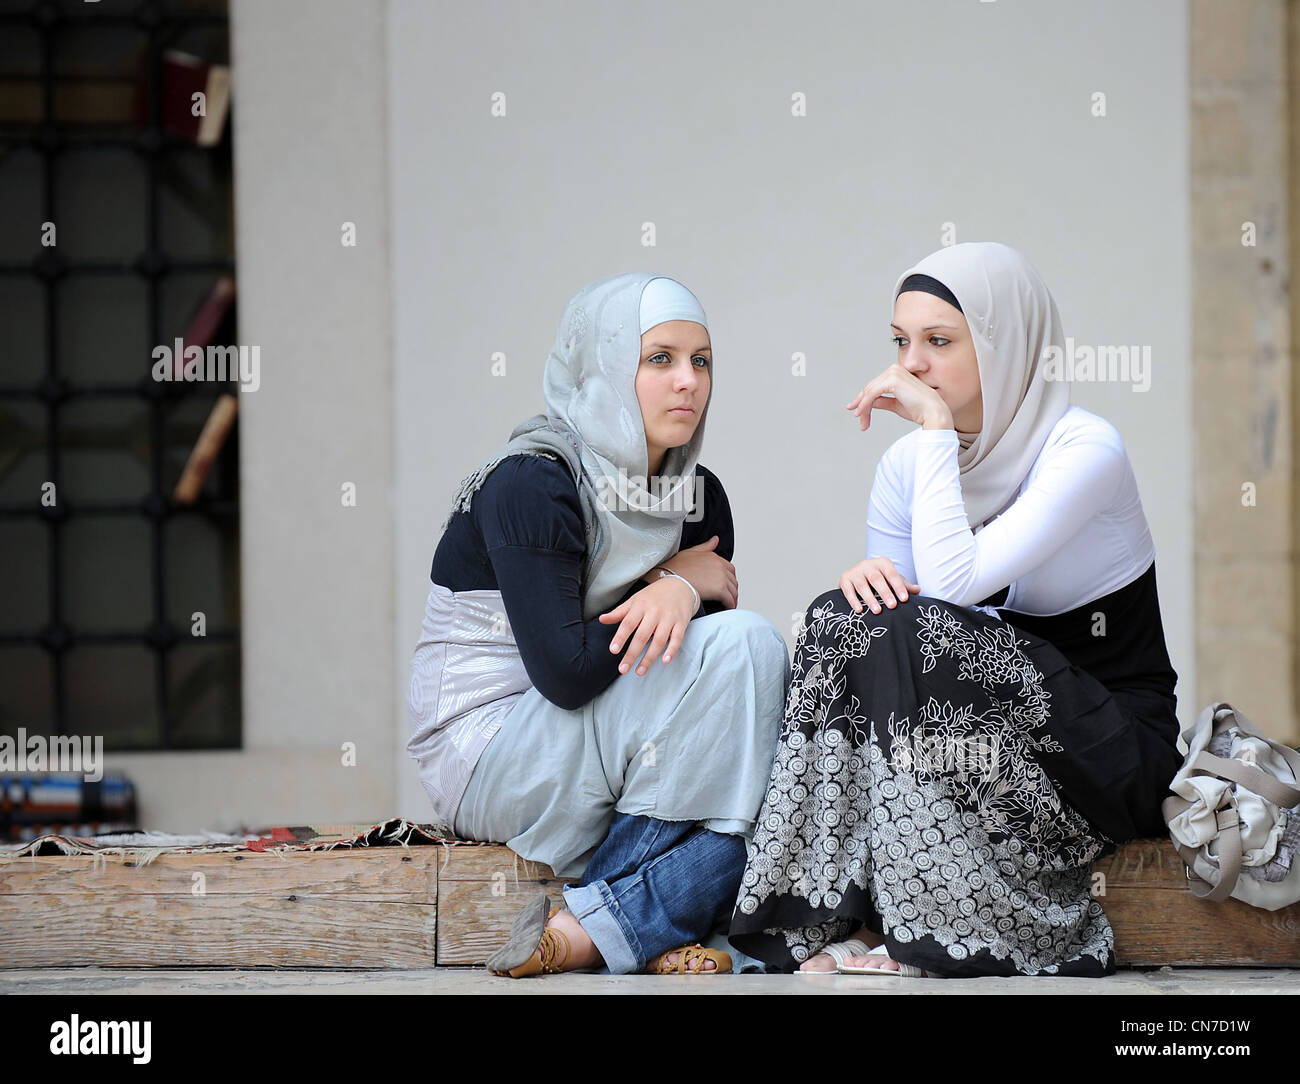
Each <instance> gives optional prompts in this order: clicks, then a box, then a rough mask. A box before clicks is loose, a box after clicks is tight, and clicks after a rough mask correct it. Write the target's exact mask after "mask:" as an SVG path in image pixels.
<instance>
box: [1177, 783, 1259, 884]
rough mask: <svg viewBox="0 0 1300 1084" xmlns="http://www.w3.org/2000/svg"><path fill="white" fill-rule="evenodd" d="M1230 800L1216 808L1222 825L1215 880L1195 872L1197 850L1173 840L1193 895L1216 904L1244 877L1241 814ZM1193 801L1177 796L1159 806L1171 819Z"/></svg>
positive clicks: (1218, 822) (1216, 815) (1216, 821)
mask: <svg viewBox="0 0 1300 1084" xmlns="http://www.w3.org/2000/svg"><path fill="white" fill-rule="evenodd" d="M1230 793H1231V792H1229V794H1230ZM1229 802H1230V804H1229V805H1226V806H1220V807H1219V808H1218V809H1216V810H1215V811H1214V819H1215V823H1216V824H1217V825H1218V828H1219V833H1218V836H1217V838H1218V841H1219V855H1218V858H1219V869H1218V873H1217V875H1216V877H1215V879H1214V880H1213V881H1206V880H1203V879H1202V878H1201V877H1200V876H1199V875H1198V874H1195V873H1193V872H1192V870H1193V869H1195V868H1196V857H1197V852H1196V851H1194V850H1193V849H1192V848H1191V847H1188V846H1187V845H1186V844H1184V843H1179V842H1178V840H1176V839H1174V840H1173V844H1174V849H1175V850H1177V851H1178V856H1179V857H1180V858H1181V859H1182V860H1183V865H1184V866H1185V867H1186V870H1185V872H1186V873H1187V887H1188V888H1189V889H1191V891H1192V894H1193V895H1194V896H1197V897H1198V898H1200V899H1203V900H1210V901H1212V902H1214V903H1220V902H1222V901H1223V900H1226V899H1227V898H1228V897H1229V896H1231V895H1232V890H1233V889H1234V888H1236V887H1237V879H1238V878H1239V877H1240V876H1241V817H1240V816H1239V814H1238V812H1237V806H1236V802H1235V800H1232V799H1231V798H1230V799H1229ZM1191 804H1192V803H1191V802H1189V801H1188V800H1187V799H1186V798H1180V797H1178V796H1177V795H1174V796H1172V797H1169V798H1166V799H1165V800H1164V801H1163V802H1162V803H1161V804H1160V808H1161V811H1162V812H1163V813H1164V815H1165V820H1166V821H1171V820H1173V819H1174V818H1175V817H1176V816H1178V814H1179V813H1181V812H1182V811H1183V810H1184V809H1187V808H1188V807H1189V806H1190V805H1191Z"/></svg>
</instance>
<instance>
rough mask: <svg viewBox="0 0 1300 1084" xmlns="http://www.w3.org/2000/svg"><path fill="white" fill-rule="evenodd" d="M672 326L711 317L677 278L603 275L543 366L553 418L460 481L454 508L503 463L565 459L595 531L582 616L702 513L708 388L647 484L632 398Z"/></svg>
mask: <svg viewBox="0 0 1300 1084" xmlns="http://www.w3.org/2000/svg"><path fill="white" fill-rule="evenodd" d="M666 320H694V321H696V322H697V323H699V324H701V325H704V326H705V327H706V328H707V326H708V325H707V324H705V323H704V310H703V308H701V307H700V303H699V302H698V301H697V300H696V299H695V295H694V294H692V293H691V292H690V291H689V290H687V289H686V287H685V286H683V285H681V283H679V282H676V281H675V280H673V279H668V278H665V277H663V276H660V275H650V274H644V273H629V274H625V275H614V276H612V277H610V278H604V279H599V280H597V281H595V282H591V283H588V284H587V285H586V286H584V287H582V289H580V290H579V291H578V292H577V293H576V294H574V295H573V297H572V298H571V299H570V300H569V304H568V306H567V307H566V308H565V310H564V316H563V317H562V318H561V320H560V326H559V329H558V331H557V332H556V336H555V345H554V346H553V347H552V348H551V353H550V356H549V357H547V359H546V370H545V372H544V374H543V376H542V387H543V390H544V391H545V393H546V413H545V414H537V415H534V416H533V417H531V418H529V419H528V420H527V421H524V422H521V423H520V424H519V425H518V426H516V427H515V429H514V431H513V432H512V433H511V434H510V441H509V442H508V443H507V444H506V445H505V446H504V447H503V448H501V449H499V450H498V451H496V452H494V453H493V454H492V455H491V456H490V457H489V458H488V459H487V460H486V461H485V462H484V463H483V465H482V466H480V467H479V468H478V470H476V471H475V472H474V473H473V474H471V475H470V476H469V477H467V478H466V479H465V480H464V481H463V482H462V483H461V485H460V488H459V490H458V491H457V493H456V498H455V500H454V501H453V503H452V509H451V512H450V513H449V514H448V516H447V519H446V521H445V522H444V523H443V528H444V529H445V528H446V526H447V524H448V523H450V522H451V516H452V515H454V514H455V513H456V511H457V510H458V509H464V510H466V511H468V510H469V507H470V504H471V502H472V500H473V497H474V494H475V492H477V490H478V488H479V487H480V486H481V485H482V484H483V482H484V480H485V479H486V478H487V476H488V474H490V473H491V471H492V470H493V469H494V468H495V467H496V466H497V464H498V463H500V462H501V460H502V459H505V458H506V457H507V456H511V455H542V456H545V457H547V458H549V459H559V460H561V461H563V462H564V463H565V464H566V465H567V466H568V468H569V471H570V473H571V474H572V475H573V477H574V481H575V482H576V483H577V486H578V492H579V496H580V501H579V503H580V504H581V506H582V517H583V524H584V528H585V530H586V535H587V551H586V557H585V560H584V565H583V617H584V619H585V620H588V621H590V620H591V619H592V618H593V617H595V616H596V615H597V614H601V613H604V612H605V611H606V610H609V609H610V608H612V606H613V605H614V603H616V602H617V601H618V600H619V599H620V598H622V597H623V594H624V593H625V592H626V591H627V589H628V587H630V586H631V585H632V583H634V582H635V581H636V580H638V579H640V578H641V577H642V576H643V575H645V574H646V573H647V572H649V571H650V569H652V568H654V566H655V565H657V564H661V563H662V562H663V561H664V560H666V559H667V558H668V557H671V556H672V555H673V554H674V553H676V552H677V551H678V549H679V548H680V545H681V537H682V524H683V523H684V522H685V520H686V516H687V514H688V513H689V512H690V511H691V510H692V508H693V507H694V495H695V465H696V463H697V462H698V461H699V457H700V449H701V447H702V446H703V444H704V423H705V422H706V421H707V420H708V414H709V407H708V404H709V402H712V400H713V390H712V387H710V389H709V399H708V400H707V401H706V402H705V405H704V409H703V410H701V411H700V420H699V424H697V425H696V427H695V433H694V435H693V436H692V437H691V440H690V442H689V443H688V444H684V445H682V446H680V447H678V448H670V449H668V451H667V452H666V453H665V455H664V460H663V465H662V466H661V467H660V469H659V474H658V475H657V479H658V480H660V481H662V482H665V483H667V484H662V485H654V486H651V485H649V484H647V483H649V481H650V480H649V479H648V478H647V477H646V472H647V469H648V462H647V449H646V435H645V423H644V421H643V420H642V417H641V406H640V401H639V400H638V399H637V396H636V374H637V370H638V368H639V367H640V364H641V336H642V334H644V332H645V331H647V330H649V328H650V327H653V326H655V325H656V324H660V323H663V322H665V321H666ZM647 321H649V322H647Z"/></svg>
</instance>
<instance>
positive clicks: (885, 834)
mask: <svg viewBox="0 0 1300 1084" xmlns="http://www.w3.org/2000/svg"><path fill="white" fill-rule="evenodd" d="M1150 740H1151V739H1150V736H1149V735H1148V734H1146V733H1144V728H1143V727H1142V726H1141V725H1140V724H1139V723H1138V722H1136V721H1135V720H1134V719H1133V718H1132V716H1131V714H1129V713H1127V712H1126V711H1124V710H1123V709H1122V708H1121V706H1120V705H1119V704H1118V703H1117V702H1116V700H1115V699H1114V698H1113V697H1112V696H1111V695H1110V693H1109V692H1108V691H1107V690H1106V688H1105V687H1104V686H1103V685H1101V683H1100V682H1098V681H1096V680H1095V679H1094V678H1092V677H1091V676H1090V675H1089V674H1088V673H1086V672H1085V671H1082V670H1079V669H1078V668H1076V667H1074V666H1072V665H1071V664H1070V663H1069V662H1068V661H1067V660H1066V659H1065V658H1064V656H1062V655H1061V653H1060V652H1059V651H1057V649H1056V648H1055V647H1053V645H1052V644H1051V643H1049V642H1047V641H1046V640H1043V639H1041V638H1039V637H1037V636H1035V635H1033V634H1032V633H1028V632H1025V631H1023V630H1021V629H1017V628H1016V627H1014V626H1013V625H1011V624H1009V623H1007V622H1005V621H1003V620H1000V619H999V618H998V617H996V616H994V615H993V614H992V613H991V612H986V611H982V610H976V609H972V608H968V607H963V606H955V605H951V604H949V603H946V602H942V601H940V600H938V599H934V598H929V597H927V596H924V595H918V596H914V597H913V598H911V599H909V600H908V601H907V602H904V603H900V604H899V605H898V606H897V607H896V608H893V609H890V608H889V607H884V608H883V609H882V612H881V613H879V614H873V613H872V612H871V610H870V609H869V608H868V609H864V610H863V612H862V613H861V614H856V613H854V612H853V610H852V609H851V608H850V607H849V605H848V603H847V602H846V601H845V599H844V596H843V594H842V593H841V592H840V591H839V589H838V588H837V589H835V590H833V591H828V592H826V593H825V594H822V595H820V596H819V597H818V598H817V599H815V600H814V601H813V603H812V605H811V606H810V607H809V609H808V613H807V617H806V621H805V627H804V629H803V631H802V633H801V634H800V636H799V640H798V644H797V646H796V650H795V658H794V666H793V675H792V682H791V686H790V691H789V694H788V698H787V701H786V708H785V719H784V725H783V728H782V734H781V740H780V744H779V746H778V750H777V755H776V759H775V762H774V763H773V766H772V775H771V780H770V783H769V786H768V792H767V796H766V798H765V800H764V802H763V806H762V809H761V812H760V814H759V817H758V822H757V826H756V829H755V834H754V838H753V841H752V842H751V844H750V846H749V851H748V861H747V864H746V867H745V873H744V878H743V880H742V883H741V889H740V894H739V896H738V898H737V903H736V909H735V913H734V915H733V918H732V924H731V930H730V940H731V942H732V943H733V944H734V945H735V946H736V947H737V948H739V949H740V950H741V951H743V952H745V953H747V954H749V955H750V956H753V957H756V958H757V959H759V960H762V961H765V962H766V963H767V964H768V965H769V968H770V969H775V970H780V971H792V970H794V969H796V968H797V967H798V965H799V964H800V963H801V962H802V961H804V960H806V959H808V958H809V957H811V956H813V955H815V954H816V953H817V952H819V951H820V950H821V949H822V947H823V946H825V945H826V944H827V943H828V942H831V941H839V940H844V939H845V938H847V937H849V936H850V935H851V934H852V933H853V932H854V931H856V930H858V929H860V928H861V927H863V926H866V927H868V928H869V929H872V930H875V931H876V932H878V933H881V934H883V935H884V936H885V940H886V943H887V944H888V946H889V951H890V954H891V955H892V956H893V957H894V959H896V960H899V961H900V962H902V963H908V964H913V965H916V966H918V967H922V968H924V969H925V970H927V971H929V972H931V973H932V974H939V975H947V976H953V977H958V976H976V975H1080V976H1099V975H1109V974H1111V973H1113V972H1114V970H1115V962H1114V951H1113V949H1114V936H1113V934H1112V931H1111V927H1110V923H1109V922H1108V921H1107V919H1106V915H1105V912H1104V910H1103V909H1102V904H1101V900H1100V899H1099V895H1100V892H1099V891H1098V886H1094V884H1093V878H1092V871H1091V868H1090V866H1091V863H1092V862H1093V861H1094V860H1095V859H1097V858H1099V857H1102V856H1104V855H1107V854H1110V853H1111V852H1113V851H1114V849H1115V846H1116V844H1117V843H1120V842H1124V841H1126V840H1128V839H1132V838H1135V837H1136V836H1138V835H1140V834H1141V832H1140V831H1139V830H1138V828H1137V827H1135V825H1136V824H1142V823H1146V824H1150V823H1157V824H1158V823H1160V821H1159V819H1158V806H1159V800H1160V798H1161V796H1162V795H1161V792H1160V789H1159V787H1158V786H1152V785H1151V778H1152V777H1151V774H1150V772H1149V771H1147V770H1146V769H1145V768H1144V763H1143V761H1144V758H1147V757H1149V750H1148V742H1149V741H1150ZM1166 763H1173V762H1172V761H1168V762H1165V761H1162V762H1161V765H1160V766H1159V767H1158V770H1157V774H1158V773H1159V772H1161V771H1163V768H1164V766H1165V764H1166ZM1173 770H1174V769H1173V768H1171V769H1170V775H1172V774H1173ZM1153 817H1154V818H1155V820H1154V821H1153Z"/></svg>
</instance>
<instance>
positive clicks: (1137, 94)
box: [389, 0, 1195, 816]
mask: <svg viewBox="0 0 1300 1084" xmlns="http://www.w3.org/2000/svg"><path fill="white" fill-rule="evenodd" d="M1186 36H1187V14H1186V10H1185V6H1184V4H1183V3H1182V2H1181V0H1171V2H1162V3H1160V2H1158V3H1144V4H1140V5H1133V4H1129V3H1126V2H1123V0H1103V2H1098V3H1092V4H1089V5H1087V6H1086V7H1082V8H1081V7H1080V6H1079V5H1077V4H1071V3H1064V2H1040V3H1035V4H1033V5H1026V4H1014V3H1009V2H1007V3H1003V2H993V3H979V2H976V0H949V2H942V3H925V4H910V5H909V4H896V3H810V4H805V5H799V6H798V7H792V6H790V5H788V4H753V3H739V2H736V3H711V4H703V5H701V4H695V3H685V2H680V0H666V2H662V3H656V4H653V5H644V6H633V5H624V4H617V5H611V4H606V3H598V2H589V3H574V2H566V3H564V4H530V3H522V2H501V0H497V2H480V3H476V4H473V5H460V4H456V5H450V4H427V3H418V2H409V0H393V3H392V5H391V17H390V25H389V47H390V56H389V75H390V94H389V98H390V103H391V105H390V121H391V142H390V154H391V158H390V162H391V170H392V186H393V187H392V213H393V223H394V229H393V281H394V284H395V292H394V303H395V324H394V335H395V349H396V354H395V357H396V377H395V378H396V388H397V413H396V442H397V445H396V472H397V496H398V501H397V524H396V546H397V549H396V554H397V560H396V566H395V575H396V592H397V594H396V607H397V628H396V644H397V647H398V649H399V651H398V658H396V659H395V661H394V686H395V688H400V689H405V682H406V679H405V664H406V659H407V657H409V653H410V650H411V648H412V647H413V646H414V644H415V641H416V638H417V635H418V632H419V626H420V617H421V614H422V610H423V604H424V599H425V594H426V592H427V589H428V574H429V562H430V559H431V555H432V552H433V548H434V546H435V545H436V542H437V538H438V524H439V523H440V522H441V520H442V517H443V516H444V515H445V512H446V506H447V503H448V501H449V499H450V496H451V493H452V492H453V488H454V486H455V483H456V482H457V481H458V480H459V479H460V477H461V476H462V475H464V474H465V473H467V472H468V471H469V470H470V469H472V468H473V467H474V466H475V465H476V464H477V462H478V461H479V460H480V458H481V457H482V456H483V455H485V454H486V453H487V452H489V451H490V450H492V449H493V448H495V447H497V446H498V445H499V444H501V443H503V442H504V440H505V439H506V438H507V436H508V434H509V431H510V429H511V428H512V426H513V425H514V424H515V423H516V422H517V421H519V420H520V419H522V418H524V417H526V416H528V415H530V414H533V413H535V412H537V410H539V409H540V408H541V405H542V399H541V374H542V368H543V364H544V361H545V358H546V354H547V351H548V350H549V348H550V345H551V342H552V338H553V335H554V329H555V325H556V322H557V321H558V319H559V316H560V313H561V311H562V309H563V307H564V304H565V302H566V301H567V299H568V297H569V295H570V294H571V293H572V292H573V291H574V290H575V289H576V288H577V287H578V286H580V285H581V284H583V283H585V282H587V281H588V280H590V279H593V278H596V277H598V276H601V275H607V274H614V273H617V272H621V271H626V270H633V269H644V270H652V271H657V272H660V273H663V274H668V275H672V276H674V277H677V278H679V279H681V280H682V281H683V282H685V283H686V284H687V285H688V286H690V287H691V289H693V290H694V291H695V292H696V293H697V294H698V295H699V297H700V299H701V300H702V302H703V304H704V307H705V310H706V311H707V313H708V315H709V321H710V331H711V337H712V340H713V344H714V356H715V391H714V395H715V399H714V402H713V405H712V408H711V411H710V421H709V434H708V439H707V442H706V447H705V452H704V455H703V457H702V459H703V462H704V463H705V464H706V465H708V466H709V467H711V468H712V469H714V470H715V471H716V472H717V473H718V475H719V476H720V477H721V479H722V481H723V483H724V484H725V485H726V487H727V490H728V493H729V495H730V497H731V503H732V507H733V510H734V512H735V515H736V522H737V545H736V564H737V567H738V571H739V575H740V585H741V605H742V606H745V607H747V608H750V609H754V610H758V611H759V612H761V613H763V614H764V615H766V616H767V617H769V618H770V619H771V620H773V621H774V622H776V623H777V624H778V625H779V626H780V627H781V628H782V629H783V630H784V631H785V632H786V633H787V636H789V633H790V627H791V615H792V614H793V613H794V612H796V611H802V610H803V608H804V607H805V606H806V604H807V602H808V601H809V600H810V599H811V598H812V597H814V596H815V595H816V594H817V593H819V592H821V591H823V590H826V589H828V588H830V587H832V586H834V583H835V581H836V579H837V578H838V576H839V573H840V572H841V571H843V569H844V568H846V567H848V566H849V565H850V564H852V563H854V562H855V561H857V560H859V559H860V558H861V557H862V556H863V547H864V541H865V510H866V502H867V494H868V491H869V487H870V481H871V477H872V471H873V469H874V465H875V462H876V460H877V458H878V457H879V456H880V454H881V453H882V452H883V451H884V449H885V447H886V446H887V445H888V443H890V442H891V441H893V440H895V439H897V438H898V437H899V436H901V435H903V433H905V432H906V431H907V429H908V428H909V427H908V423H906V422H903V421H902V420H901V419H896V418H891V417H889V416H887V415H886V416H885V417H884V418H883V419H882V420H881V422H880V423H878V424H877V425H874V426H873V427H872V428H871V430H869V431H868V432H867V433H866V434H861V433H859V432H858V430H857V426H856V423H855V422H854V421H852V420H850V419H849V418H848V417H847V412H846V411H845V410H844V407H843V404H844V403H845V402H847V401H848V399H849V398H850V397H851V396H852V395H853V394H854V393H855V392H856V391H857V389H858V388H859V387H860V386H861V385H862V384H863V383H865V382H866V380H867V379H869V378H870V377H871V376H873V375H875V374H876V373H877V372H879V371H880V370H881V369H883V368H884V367H885V366H887V365H888V364H889V363H890V361H892V360H893V357H892V355H891V353H890V347H889V344H888V343H887V338H888V330H887V325H888V322H889V317H890V305H889V293H890V288H891V287H892V285H893V282H894V279H895V277H896V276H897V275H898V274H899V273H900V272H901V271H903V270H904V269H905V268H906V267H907V266H908V265H909V264H910V263H912V262H914V261H915V260H917V259H918V258H919V257H921V256H923V255H925V254H926V253H927V252H930V251H932V250H933V249H935V248H938V247H939V245H940V230H941V228H942V224H943V223H945V222H953V223H955V224H956V234H957V239H958V240H1000V241H1005V242H1007V243H1009V244H1012V245H1014V246H1016V247H1017V248H1020V249H1021V250H1022V251H1023V252H1025V254H1026V255H1027V256H1028V257H1029V258H1030V259H1031V260H1032V261H1033V262H1034V263H1035V264H1036V265H1037V267H1038V268H1039V270H1040V271H1041V272H1042V274H1043V276H1044V278H1045V279H1046V281H1047V282H1048V284H1049V285H1050V287H1051V288H1052V290H1053V293H1054V295H1055V297H1056V299H1057V303H1058V306H1059V307H1060V310H1061V315H1062V319H1063V321H1064V323H1065V327H1066V330H1067V332H1068V333H1069V334H1071V335H1073V336H1074V337H1075V339H1076V341H1078V342H1081V343H1094V344H1095V343H1107V344H1109V343H1115V344H1119V343H1132V344H1148V345H1150V346H1151V351H1152V368H1153V378H1152V387H1151V390H1150V391H1149V392H1147V393H1145V394H1141V393H1135V392H1133V391H1132V390H1130V389H1129V387H1127V386H1123V387H1117V386H1114V385H1100V384H1094V385H1089V386H1079V385H1076V386H1075V388H1074V396H1073V399H1074V401H1075V402H1077V403H1079V404H1080V405H1082V406H1084V407H1086V408H1088V409H1090V410H1093V411H1095V412H1097V413H1099V414H1102V415H1104V416H1105V417H1107V418H1109V419H1110V420H1111V421H1112V422H1113V423H1114V424H1115V425H1116V426H1117V427H1118V428H1119V430H1120V432H1121V433H1122V434H1123V436H1124V438H1125V442H1126V444H1127V445H1128V448H1129V452H1130V455H1131V457H1132V460H1133V464H1134V468H1135V471H1136V473H1137V476H1138V480H1139V485H1140V487H1141V492H1142V495H1143V500H1144V503H1145V506H1146V511H1147V516H1148V518H1149V520H1150V522H1151V528H1152V534H1153V536H1154V538H1155V543H1156V548H1157V553H1158V558H1157V569H1158V572H1159V578H1160V590H1161V599H1162V603H1163V609H1164V619H1165V623H1166V629H1167V634H1168V639H1169V647H1170V653H1171V656H1172V657H1173V660H1174V665H1175V668H1176V669H1177V670H1178V672H1179V676H1180V678H1181V681H1180V685H1179V691H1180V694H1181V695H1182V697H1183V698H1184V699H1183V703H1181V704H1180V711H1181V712H1182V713H1184V714H1185V713H1186V712H1187V711H1189V710H1191V711H1192V712H1193V714H1194V707H1195V706H1194V705H1193V704H1191V703H1190V694H1189V693H1187V692H1185V690H1190V689H1192V688H1193V678H1194V674H1193V659H1192V639H1191V630H1190V624H1191V618H1192V609H1191V582H1192V577H1191V554H1192V549H1191V478H1190V473H1189V472H1190V417H1191V405H1190V383H1189V360H1190V359H1189V331H1188V325H1189V320H1188V292H1189V282H1188V271H1187V261H1188V201H1187V111H1188V110H1187V90H1186V86H1187V72H1186V53H1187V49H1186ZM498 91H499V92H503V93H504V94H505V95H506V116H505V117H504V118H494V117H493V116H491V114H490V100H491V96H492V95H493V94H494V93H495V92H498ZM796 91H799V92H803V93H804V94H806V96H807V103H808V106H807V116H806V117H802V118H795V117H792V116H791V108H790V106H791V95H792V93H794V92H796ZM1094 91H1103V92H1105V94H1106V96H1107V103H1106V105H1107V116H1105V117H1104V118H1102V117H1094V116H1092V115H1091V98H1090V95H1091V94H1092V92H1094ZM650 221H652V222H654V223H655V224H656V227H657V244H656V247H654V248H653V249H647V248H645V247H643V246H642V244H641V225H642V223H643V222H650ZM496 351H500V352H503V353H504V354H505V355H506V359H507V375H506V376H505V377H496V378H494V377H493V376H492V375H491V374H490V364H491V360H490V359H491V355H492V354H493V353H494V352H496ZM796 351H800V352H803V353H804V354H805V355H806V356H807V364H808V375H807V376H806V377H803V378H798V377H794V376H792V375H790V366H791V355H792V354H793V353H794V352H796ZM791 643H793V641H792V640H791ZM394 729H395V732H397V733H398V734H399V735H400V734H404V733H405V730H406V722H405V718H404V710H402V709H401V708H400V706H399V710H398V713H397V715H396V717H395V719H394ZM398 794H399V809H400V811H401V812H402V813H403V814H404V815H408V816H417V815H421V814H422V813H423V812H424V811H425V809H426V801H425V798H424V796H423V794H422V792H421V791H420V789H419V787H418V785H417V783H416V779H415V773H414V770H413V767H411V766H410V765H403V764H402V762H401V758H400V757H399V781H398Z"/></svg>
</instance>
